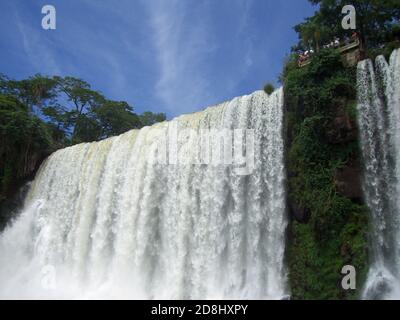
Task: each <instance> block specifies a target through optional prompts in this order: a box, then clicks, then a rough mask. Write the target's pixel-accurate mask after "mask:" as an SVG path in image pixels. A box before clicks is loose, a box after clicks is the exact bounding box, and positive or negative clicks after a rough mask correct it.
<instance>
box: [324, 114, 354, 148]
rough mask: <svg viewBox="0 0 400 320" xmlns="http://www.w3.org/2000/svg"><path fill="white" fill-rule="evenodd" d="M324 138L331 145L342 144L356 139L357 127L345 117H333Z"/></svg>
mask: <svg viewBox="0 0 400 320" xmlns="http://www.w3.org/2000/svg"><path fill="white" fill-rule="evenodd" d="M326 138H327V140H328V142H329V143H331V144H343V143H348V142H351V141H355V140H356V139H357V127H356V126H355V125H354V124H353V123H352V122H351V121H350V119H349V117H348V116H347V115H339V116H337V117H335V118H334V119H333V121H332V123H331V124H330V125H329V126H328V128H327V133H326Z"/></svg>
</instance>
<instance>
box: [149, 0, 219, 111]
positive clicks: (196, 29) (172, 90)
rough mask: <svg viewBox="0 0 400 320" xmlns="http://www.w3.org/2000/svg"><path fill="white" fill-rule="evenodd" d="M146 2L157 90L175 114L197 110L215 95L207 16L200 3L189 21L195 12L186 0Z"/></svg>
mask: <svg viewBox="0 0 400 320" xmlns="http://www.w3.org/2000/svg"><path fill="white" fill-rule="evenodd" d="M145 3H146V6H147V9H148V13H149V18H150V20H149V21H150V25H151V29H152V30H153V32H152V37H153V38H152V39H153V41H154V45H155V49H156V56H157V61H158V63H159V79H158V81H157V83H156V85H155V92H156V94H157V96H158V97H159V98H160V100H161V101H162V102H163V103H164V104H165V105H166V106H167V108H169V109H170V111H171V112H172V113H173V114H178V113H182V112H188V111H194V110H196V109H197V108H199V107H200V106H201V105H203V104H204V103H206V102H207V101H209V100H210V99H212V92H211V91H210V88H209V83H210V82H209V79H207V77H206V74H205V72H206V69H207V59H208V58H209V55H210V54H211V53H212V52H213V50H215V45H214V43H213V39H212V36H211V32H210V30H209V28H208V26H207V17H205V16H201V12H200V11H201V7H197V8H196V9H197V10H199V12H198V16H197V17H198V19H195V20H191V21H188V19H192V18H193V15H192V16H191V17H188V7H187V2H184V1H176V0H175V1H162V0H161V1H156V0H155V1H148V0H146V1H145ZM192 9H193V7H192ZM192 14H193V12H192Z"/></svg>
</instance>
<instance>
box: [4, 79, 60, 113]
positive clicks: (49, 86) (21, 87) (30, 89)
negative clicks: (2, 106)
mask: <svg viewBox="0 0 400 320" xmlns="http://www.w3.org/2000/svg"><path fill="white" fill-rule="evenodd" d="M56 86H57V81H56V80H55V79H54V78H49V77H45V76H42V75H40V74H36V75H35V76H33V77H30V78H28V79H24V80H20V81H16V80H10V79H8V78H7V77H5V76H2V77H0V93H2V94H9V95H12V96H14V97H16V98H17V99H18V100H19V101H20V102H21V103H22V104H24V105H26V106H28V108H29V111H30V112H35V111H36V113H40V109H41V108H42V107H43V106H45V105H46V103H48V102H51V101H52V100H53V99H55V97H56V95H57V93H56Z"/></svg>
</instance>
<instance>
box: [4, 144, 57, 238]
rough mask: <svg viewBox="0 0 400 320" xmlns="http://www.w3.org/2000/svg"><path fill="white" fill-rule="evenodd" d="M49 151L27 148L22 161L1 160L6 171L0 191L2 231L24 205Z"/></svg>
mask: <svg viewBox="0 0 400 320" xmlns="http://www.w3.org/2000/svg"><path fill="white" fill-rule="evenodd" d="M48 155H49V151H44V150H41V151H34V152H29V150H26V154H25V157H23V158H22V160H21V161H16V162H9V160H8V161H5V158H3V161H0V167H1V168H2V171H3V172H4V173H5V174H4V175H3V177H2V179H1V185H2V191H1V193H0V231H1V230H3V228H4V227H5V226H6V224H7V222H8V221H9V220H10V219H12V217H13V216H14V215H15V212H16V211H17V210H18V209H19V208H21V206H22V205H23V200H24V196H25V194H26V192H27V191H28V184H29V181H31V180H33V178H34V177H35V174H36V172H37V170H38V169H39V167H40V165H41V164H42V162H43V160H44V159H45V158H46V157H47V156H48Z"/></svg>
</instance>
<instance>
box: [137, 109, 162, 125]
mask: <svg viewBox="0 0 400 320" xmlns="http://www.w3.org/2000/svg"><path fill="white" fill-rule="evenodd" d="M139 119H140V122H141V125H142V126H143V127H147V126H152V125H153V124H155V123H157V122H163V121H165V120H166V116H165V113H153V112H149V111H147V112H144V113H143V114H141V115H140V116H139Z"/></svg>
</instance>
